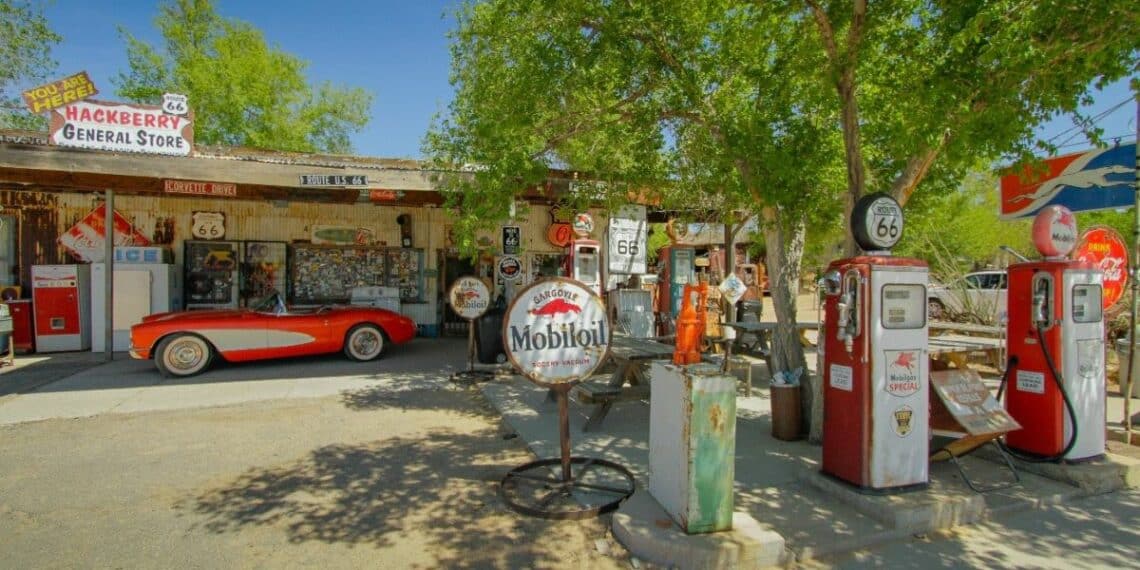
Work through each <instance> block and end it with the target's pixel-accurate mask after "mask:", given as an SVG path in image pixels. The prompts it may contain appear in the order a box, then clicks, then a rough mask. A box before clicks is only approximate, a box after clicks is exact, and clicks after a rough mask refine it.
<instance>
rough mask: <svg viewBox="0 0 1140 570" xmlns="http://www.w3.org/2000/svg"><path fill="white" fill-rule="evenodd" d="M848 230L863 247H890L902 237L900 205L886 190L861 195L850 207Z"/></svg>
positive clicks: (876, 249)
mask: <svg viewBox="0 0 1140 570" xmlns="http://www.w3.org/2000/svg"><path fill="white" fill-rule="evenodd" d="M851 233H852V235H854V237H855V243H857V244H859V247H860V248H862V249H863V251H881V250H888V249H891V248H892V247H894V246H895V244H896V243H898V242H899V238H901V237H902V233H903V214H902V206H899V203H898V202H896V201H895V199H894V198H891V197H890V196H888V195H886V194H882V193H878V194H868V195H866V196H863V197H862V198H860V199H859V201H858V202H856V203H855V208H854V209H853V210H852V211H851Z"/></svg>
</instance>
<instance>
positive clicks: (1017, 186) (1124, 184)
mask: <svg viewBox="0 0 1140 570" xmlns="http://www.w3.org/2000/svg"><path fill="white" fill-rule="evenodd" d="M1135 164H1136V144H1135V143H1133V144H1126V145H1120V146H1115V147H1112V148H1102V149H1094V150H1090V151H1087V152H1078V153H1075V154H1067V155H1065V156H1057V157H1053V158H1049V159H1046V160H1045V165H1044V168H1040V167H1036V168H1035V167H1032V166H1030V167H1025V168H1023V169H1019V170H1017V171H1015V172H1011V173H1009V174H1006V175H1004V176H1002V177H1001V202H1000V204H999V205H998V208H999V212H998V213H999V214H1000V216H1001V219H1003V220H1012V219H1016V218H1024V217H1027V216H1032V215H1034V214H1036V213H1037V211H1038V210H1040V209H1041V208H1043V207H1045V206H1049V205H1059V206H1064V207H1066V208H1068V209H1069V210H1071V211H1073V212H1084V211H1089V210H1106V209H1111V208H1126V207H1128V206H1132V205H1133V202H1135V200H1136V196H1135V190H1134V185H1135V184H1136V166H1135Z"/></svg>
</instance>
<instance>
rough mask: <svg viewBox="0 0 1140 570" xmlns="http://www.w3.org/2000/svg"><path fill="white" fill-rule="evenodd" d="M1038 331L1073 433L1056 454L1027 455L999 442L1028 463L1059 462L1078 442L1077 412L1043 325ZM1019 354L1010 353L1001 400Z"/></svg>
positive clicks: (1042, 351) (999, 395) (1046, 360)
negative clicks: (1043, 331) (1055, 362)
mask: <svg viewBox="0 0 1140 570" xmlns="http://www.w3.org/2000/svg"><path fill="white" fill-rule="evenodd" d="M1033 328H1034V330H1036V331H1037V344H1038V346H1040V347H1041V353H1042V354H1043V355H1044V356H1045V363H1046V364H1048V365H1049V372H1050V373H1051V374H1053V381H1054V382H1056V383H1057V389H1058V390H1060V391H1061V399H1062V400H1063V401H1064V402H1065V410H1066V411H1068V412H1069V423H1070V424H1072V426H1073V433H1072V434H1070V436H1069V443H1068V445H1066V446H1065V448H1064V449H1062V450H1061V451H1060V453H1057V454H1056V455H1049V456H1036V455H1025V454H1023V453H1021V452H1019V451H1017V450H1015V449H1012V448H1010V447H1007V446H1006V445H1005V441H1004V440H1003V439H1000V438H999V439H998V440H997V444H998V445H999V446H1001V448H1002V449H1003V450H1004V451H1005V452H1006V453H1008V454H1010V455H1012V456H1014V457H1016V458H1017V459H1020V460H1022V461H1025V462H1026V463H1051V462H1052V463H1055V462H1059V461H1060V460H1061V459H1062V458H1063V457H1065V455H1067V454H1068V453H1069V452H1070V451H1072V450H1073V446H1075V445H1076V444H1077V412H1076V410H1075V409H1074V408H1073V402H1072V401H1070V400H1069V393H1068V392H1066V391H1065V383H1064V382H1062V381H1061V380H1062V378H1061V375H1060V374H1058V373H1057V366H1056V365H1055V364H1053V355H1052V354H1049V347H1048V346H1047V345H1046V344H1045V339H1044V336H1043V335H1042V333H1041V327H1033ZM1017 363H1018V359H1017V355H1016V354H1013V355H1010V357H1009V360H1008V361H1007V363H1006V366H1005V371H1004V372H1002V374H1001V383H1000V384H999V385H998V392H997V399H998V401H999V402H1000V401H1001V396H1002V393H1003V392H1005V383H1006V381H1007V380H1009V371H1010V370H1011V369H1012V368H1013V367H1014V366H1017Z"/></svg>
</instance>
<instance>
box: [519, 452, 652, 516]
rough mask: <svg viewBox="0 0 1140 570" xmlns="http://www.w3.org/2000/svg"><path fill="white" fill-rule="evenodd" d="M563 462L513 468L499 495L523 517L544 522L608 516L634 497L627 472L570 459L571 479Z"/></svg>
mask: <svg viewBox="0 0 1140 570" xmlns="http://www.w3.org/2000/svg"><path fill="white" fill-rule="evenodd" d="M561 470H562V459H560V458H552V459H540V460H538V461H532V462H530V463H527V464H525V465H521V466H519V467H516V468H514V469H512V470H511V471H510V472H509V473H507V474H506V476H505V477H503V480H502V482H500V483H499V496H500V497H502V499H503V501H504V502H506V503H507V505H508V506H509V507H511V508H512V509H514V510H515V511H517V512H520V513H522V514H524V515H530V516H534V517H541V518H544V519H564V520H565V519H584V518H589V517H595V516H598V515H600V514H604V513H608V512H610V511H612V510H614V509H616V508H617V507H618V505H620V504H621V502H622V501H624V500H625V499H626V498H628V497H629V496H630V495H632V494H633V491H634V480H633V474H632V473H630V472H629V470H628V469H626V468H625V467H622V466H621V465H618V464H617V463H613V462H611V461H606V460H605V459H595V458H592V457H571V458H570V477H569V480H564V479H563V477H562V476H561V473H560V471H561Z"/></svg>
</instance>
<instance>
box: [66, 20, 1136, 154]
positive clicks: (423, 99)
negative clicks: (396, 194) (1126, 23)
mask: <svg viewBox="0 0 1140 570" xmlns="http://www.w3.org/2000/svg"><path fill="white" fill-rule="evenodd" d="M459 2H460V0H394V1H391V0H371V1H370V0H325V1H323V2H314V1H312V0H276V1H274V2H265V1H255V0H215V2H214V7H215V9H216V10H217V12H218V13H219V14H220V15H221V16H223V17H225V18H231V19H238V20H243V21H245V22H248V23H250V24H253V25H254V26H255V27H257V28H258V29H260V30H261V31H262V33H263V34H264V35H265V38H266V41H267V42H268V43H269V44H270V45H272V46H276V47H278V48H280V49H281V50H283V51H285V52H287V53H289V54H292V55H294V56H296V57H298V58H300V59H302V60H304V61H306V62H308V64H309V67H308V70H307V72H308V79H309V81H310V83H318V82H324V81H331V82H333V83H334V84H337V85H342V86H350V87H361V88H363V89H365V90H367V91H369V92H371V93H372V94H373V95H374V101H373V106H372V120H371V122H370V123H369V124H368V126H367V127H365V129H364V130H363V131H361V132H360V133H357V134H356V135H355V136H353V146H354V147H355V151H356V153H357V154H360V155H364V156H376V157H384V158H419V157H420V156H421V153H420V141H421V139H422V138H423V135H424V133H425V132H426V131H427V128H428V125H429V124H430V122H431V119H432V116H433V115H435V114H436V113H440V112H443V111H445V110H446V108H447V104H448V102H449V101H450V100H451V96H452V89H451V85H450V84H449V83H448V72H449V69H450V54H449V53H448V38H447V33H448V32H449V31H450V30H451V29H452V28H453V26H454V20H453V18H452V17H451V13H452V12H453V11H454V8H455V7H456V6H457V5H458V4H459ZM158 4H159V2H158V1H157V0H114V1H107V0H55V1H54V2H50V3H48V4H46V5H45V11H44V12H45V15H46V16H47V19H48V22H49V24H50V25H51V27H52V29H54V30H55V31H56V32H57V33H58V34H60V35H61V36H63V41H62V42H61V43H60V44H59V45H57V46H55V48H54V49H53V52H52V53H53V56H54V57H55V59H56V61H58V62H59V67H58V70H57V71H58V77H64V76H67V75H71V74H73V73H77V72H79V71H87V72H88V74H89V75H90V76H91V79H92V80H93V81H94V82H95V85H96V87H98V89H99V91H100V93H99V95H98V96H97V97H98V98H99V99H103V100H110V101H114V100H116V99H115V96H114V86H113V85H112V84H111V79H112V78H113V77H115V76H116V75H117V74H118V73H120V72H124V71H125V70H126V69H127V62H126V48H125V42H124V41H123V40H122V39H121V37H120V35H119V33H118V28H119V27H120V26H122V27H124V28H126V29H127V30H128V31H129V32H130V33H131V34H132V35H134V36H135V37H137V38H140V39H142V40H144V41H147V42H149V43H150V44H151V45H153V46H157V47H161V45H162V42H161V37H160V36H159V34H158V31H157V30H156V28H155V26H154V19H155V17H156V16H157V15H158V9H157V6H158ZM1130 97H1131V93H1130V91H1129V89H1128V85H1127V82H1125V81H1121V82H1117V83H1115V84H1113V85H1111V86H1109V87H1108V88H1107V89H1105V91H1104V92H1101V93H1098V94H1097V96H1096V103H1095V104H1094V105H1092V106H1090V107H1089V109H1088V111H1089V112H1091V114H1094V115H1096V114H1100V113H1102V112H1104V111H1106V110H1108V109H1110V108H1112V107H1114V106H1116V105H1117V104H1119V103H1121V102H1123V101H1125V100H1128V99H1129V98H1130ZM191 105H193V101H191ZM1099 124H1100V126H1101V127H1103V128H1104V131H1105V135H1106V136H1108V137H1110V139H1111V137H1121V139H1122V140H1128V141H1131V140H1134V139H1135V138H1136V104H1135V103H1131V102H1129V103H1125V104H1124V105H1123V106H1121V107H1120V108H1118V109H1116V111H1115V112H1113V113H1112V114H1110V115H1108V116H1106V117H1105V118H1103V119H1101V121H1100V122H1099ZM1071 127H1072V121H1071V119H1069V118H1067V117H1060V118H1058V119H1055V120H1053V121H1051V122H1050V123H1048V124H1047V125H1043V126H1042V127H1041V129H1040V132H1041V133H1042V134H1043V136H1044V137H1045V138H1050V139H1055V140H1053V142H1054V143H1055V144H1063V145H1064V147H1063V148H1061V149H1060V152H1061V153H1062V154H1067V153H1071V152H1077V151H1079V150H1083V149H1085V148H1088V146H1089V145H1088V143H1087V141H1086V140H1085V138H1084V137H1083V136H1081V135H1079V134H1078V135H1076V136H1075V137H1072V138H1071V135H1072V133H1066V131H1067V130H1069V129H1070V128H1071Z"/></svg>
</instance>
